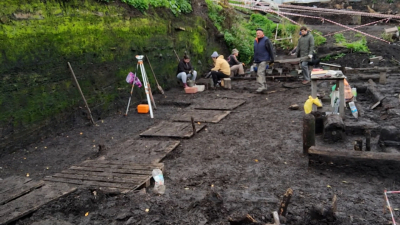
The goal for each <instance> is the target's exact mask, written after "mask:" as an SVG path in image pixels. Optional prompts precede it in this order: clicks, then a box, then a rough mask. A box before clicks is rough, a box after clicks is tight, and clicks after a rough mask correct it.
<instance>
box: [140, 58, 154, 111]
mask: <svg viewBox="0 0 400 225" xmlns="http://www.w3.org/2000/svg"><path fill="white" fill-rule="evenodd" d="M136 59H137V60H138V63H137V66H136V71H137V69H138V67H140V72H141V74H142V80H143V85H144V90H145V92H146V97H147V103H148V105H149V110H150V117H151V118H154V116H153V109H152V107H151V103H153V105H154V109H157V106H156V103H155V102H154V98H153V94H152V93H151V87H150V84H149V80H148V79H147V74H146V70H144V66H143V55H137V56H136ZM150 100H151V101H150Z"/></svg>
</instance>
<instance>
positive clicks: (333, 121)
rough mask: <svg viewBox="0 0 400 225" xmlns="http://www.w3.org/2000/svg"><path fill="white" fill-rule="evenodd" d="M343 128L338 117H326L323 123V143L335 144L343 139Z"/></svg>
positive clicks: (340, 118)
mask: <svg viewBox="0 0 400 225" xmlns="http://www.w3.org/2000/svg"><path fill="white" fill-rule="evenodd" d="M344 131H345V126H344V123H343V120H342V117H341V116H340V115H335V114H332V115H327V116H326V117H325V121H324V135H323V139H324V141H328V142H336V141H339V140H342V139H343V137H344Z"/></svg>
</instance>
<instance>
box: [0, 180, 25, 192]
mask: <svg viewBox="0 0 400 225" xmlns="http://www.w3.org/2000/svg"><path fill="white" fill-rule="evenodd" d="M31 180H32V179H31V178H28V177H21V176H11V177H7V178H5V179H3V180H0V194H2V193H5V192H8V191H10V190H13V189H15V188H16V187H18V186H21V185H23V184H25V183H28V182H30V181H31Z"/></svg>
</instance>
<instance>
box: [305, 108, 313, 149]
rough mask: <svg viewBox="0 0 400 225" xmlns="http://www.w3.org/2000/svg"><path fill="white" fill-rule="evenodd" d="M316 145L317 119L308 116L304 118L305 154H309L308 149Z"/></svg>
mask: <svg viewBox="0 0 400 225" xmlns="http://www.w3.org/2000/svg"><path fill="white" fill-rule="evenodd" d="M314 145H315V117H314V115H312V114H306V115H305V116H304V117H303V154H304V155H306V154H307V153H308V149H309V148H310V147H311V146H314Z"/></svg>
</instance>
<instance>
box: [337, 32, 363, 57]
mask: <svg viewBox="0 0 400 225" xmlns="http://www.w3.org/2000/svg"><path fill="white" fill-rule="evenodd" d="M354 36H355V37H361V39H360V40H358V41H355V42H351V43H348V42H347V40H346V38H345V37H344V36H343V34H335V35H334V36H333V37H334V38H335V40H336V43H337V44H338V45H340V46H344V47H346V48H348V49H350V50H351V51H352V52H365V53H368V52H370V51H369V48H368V46H367V40H366V38H365V36H363V35H361V34H356V35H354Z"/></svg>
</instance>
